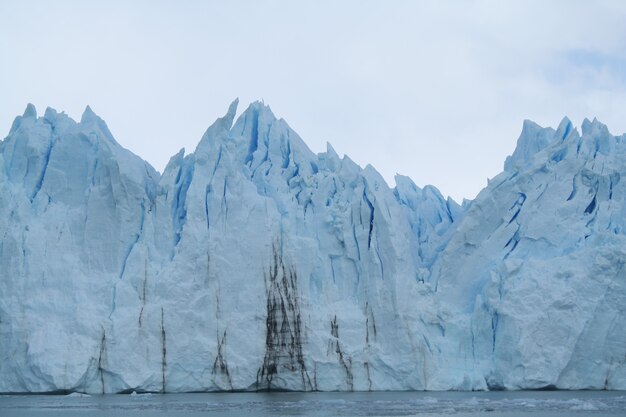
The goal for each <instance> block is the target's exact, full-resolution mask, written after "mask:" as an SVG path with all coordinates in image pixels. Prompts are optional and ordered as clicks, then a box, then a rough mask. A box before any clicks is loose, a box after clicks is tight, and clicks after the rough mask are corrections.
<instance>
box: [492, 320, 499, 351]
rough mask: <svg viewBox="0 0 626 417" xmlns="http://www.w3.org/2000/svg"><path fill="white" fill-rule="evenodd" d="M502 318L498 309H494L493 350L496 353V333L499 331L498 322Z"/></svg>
mask: <svg viewBox="0 0 626 417" xmlns="http://www.w3.org/2000/svg"><path fill="white" fill-rule="evenodd" d="M499 320H500V315H499V314H498V311H497V310H494V312H493V314H492V315H491V335H492V336H491V352H492V353H494V352H495V351H496V334H497V332H498V322H499Z"/></svg>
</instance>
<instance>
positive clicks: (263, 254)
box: [0, 101, 626, 393]
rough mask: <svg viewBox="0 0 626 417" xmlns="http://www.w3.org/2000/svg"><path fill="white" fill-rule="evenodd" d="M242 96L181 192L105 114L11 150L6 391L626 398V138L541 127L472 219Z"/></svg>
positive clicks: (14, 142) (14, 132)
mask: <svg viewBox="0 0 626 417" xmlns="http://www.w3.org/2000/svg"><path fill="white" fill-rule="evenodd" d="M237 104H238V103H237V101H235V102H233V104H231V106H230V107H229V109H228V112H227V114H226V115H225V116H224V117H222V118H220V119H218V120H217V121H216V122H215V123H214V124H213V125H212V126H211V127H209V129H208V130H207V131H206V133H205V134H204V136H203V137H202V139H201V141H200V143H199V144H198V146H197V148H196V150H195V151H194V152H193V153H191V154H187V155H185V152H184V150H181V152H180V153H178V154H177V155H175V156H174V157H172V159H171V160H170V162H169V164H168V165H167V167H166V168H165V170H164V172H163V174H162V175H160V174H159V173H157V172H156V171H155V170H154V169H153V168H152V167H151V166H150V165H149V164H148V163H146V162H145V161H143V160H141V159H140V158H138V157H137V156H135V155H133V154H132V153H131V152H129V151H127V150H125V149H124V148H122V147H121V146H120V145H119V144H118V143H117V142H116V141H115V140H114V139H113V137H112V135H111V133H110V132H109V130H108V128H107V126H106V124H105V123H104V122H103V121H102V120H101V119H100V118H99V117H98V116H96V115H95V114H94V113H93V112H92V111H91V109H89V108H87V109H86V110H85V113H84V114H83V116H82V118H81V121H80V123H76V122H75V121H73V120H72V119H70V118H69V117H67V116H66V115H64V114H62V113H61V114H58V113H57V112H55V111H54V110H51V109H48V110H47V111H46V112H45V116H44V117H40V118H38V117H37V113H36V110H35V108H34V107H33V106H31V105H29V106H28V107H27V109H26V111H25V113H24V115H23V116H20V117H17V118H16V120H15V122H14V123H13V126H12V128H11V131H10V133H9V136H8V137H7V138H6V139H5V140H4V141H3V142H1V143H0V195H1V196H2V198H0V392H50V391H82V392H90V393H112V392H122V391H130V390H137V391H156V392H160V391H163V392H180V391H204V390H231V389H235V390H256V389H292V390H403V389H432V390H440V389H467V390H469V389H488V388H489V389H494V388H506V389H522V388H545V387H557V388H597V389H602V388H609V389H626V365H625V364H624V362H625V358H626V331H625V330H626V308H624V306H626V302H625V301H626V278H625V275H626V272H625V271H624V264H625V262H626V241H625V237H624V222H625V219H626V213H625V206H624V193H625V191H626V189H625V187H624V183H623V181H620V179H621V175H622V173H624V167H625V165H626V137H625V136H622V137H614V136H612V135H611V134H610V133H609V132H608V130H607V128H606V127H605V126H604V125H602V124H600V123H599V122H597V121H595V120H594V121H593V122H589V121H585V122H584V123H583V125H582V136H581V135H580V134H579V133H578V132H577V130H576V129H574V128H573V126H572V124H571V122H570V121H569V120H567V119H566V120H564V121H563V122H562V123H561V125H560V126H559V127H558V129H557V130H556V131H555V130H553V129H543V128H541V127H539V126H537V125H536V124H534V123H532V122H525V123H524V129H523V131H522V135H521V136H520V139H519V141H518V146H517V149H516V150H515V152H514V153H513V155H512V156H511V157H509V158H508V159H507V161H506V163H505V171H504V172H503V173H502V174H500V175H499V176H497V177H496V178H494V179H493V180H491V181H490V183H489V185H488V186H487V187H486V188H485V189H484V190H483V191H482V192H481V193H480V194H479V195H478V197H477V198H476V199H475V200H474V201H472V202H465V203H464V204H463V206H460V205H458V204H457V203H456V202H454V201H453V200H451V199H449V198H448V199H444V198H443V196H442V195H441V193H440V192H439V191H438V190H437V189H436V188H434V187H432V186H426V187H424V188H419V187H417V186H416V185H415V184H414V183H413V182H412V181H411V180H410V179H409V178H407V177H403V176H397V177H396V187H395V188H393V189H391V188H389V187H388V185H387V184H386V183H385V181H384V180H383V178H382V177H381V176H380V175H379V174H378V173H377V172H376V170H375V169H374V168H372V167H371V166H369V165H368V166H367V167H365V169H361V168H360V167H359V166H358V165H357V164H355V163H354V162H353V161H351V160H350V159H349V158H348V157H343V158H340V157H339V156H338V155H337V153H336V152H335V151H334V150H333V149H332V147H331V146H330V145H328V149H327V151H326V152H325V153H321V154H318V155H315V154H313V153H312V152H311V151H310V150H309V148H308V147H307V146H306V144H305V143H304V142H303V141H302V139H300V137H299V136H298V135H297V134H296V133H295V132H294V131H293V130H292V129H291V128H290V127H289V126H288V125H287V123H286V122H285V121H284V120H282V119H277V118H276V117H275V116H274V115H273V113H272V112H271V110H270V109H269V107H267V106H265V105H263V104H261V103H258V102H257V103H253V104H251V105H250V106H249V107H248V108H247V109H246V110H245V111H244V112H243V113H242V114H241V115H240V116H239V118H238V119H237V120H236V121H235V114H236V109H237Z"/></svg>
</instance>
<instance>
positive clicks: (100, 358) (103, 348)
mask: <svg viewBox="0 0 626 417" xmlns="http://www.w3.org/2000/svg"><path fill="white" fill-rule="evenodd" d="M106 340H107V337H106V331H105V330H104V328H103V329H102V338H101V339H100V354H99V355H98V376H99V377H100V384H101V386H102V393H103V394H105V388H104V360H105V355H106Z"/></svg>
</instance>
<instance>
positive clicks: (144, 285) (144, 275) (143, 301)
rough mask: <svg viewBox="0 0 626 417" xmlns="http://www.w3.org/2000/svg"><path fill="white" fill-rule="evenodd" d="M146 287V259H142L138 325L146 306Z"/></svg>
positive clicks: (140, 323)
mask: <svg viewBox="0 0 626 417" xmlns="http://www.w3.org/2000/svg"><path fill="white" fill-rule="evenodd" d="M147 287H148V259H147V258H146V259H145V260H144V267H143V285H142V291H141V310H140V311H139V327H141V325H142V319H143V310H144V308H145V307H146V292H147Z"/></svg>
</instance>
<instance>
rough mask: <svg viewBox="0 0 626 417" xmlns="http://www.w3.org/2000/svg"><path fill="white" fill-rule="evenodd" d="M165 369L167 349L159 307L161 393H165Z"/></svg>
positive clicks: (162, 313) (162, 314)
mask: <svg viewBox="0 0 626 417" xmlns="http://www.w3.org/2000/svg"><path fill="white" fill-rule="evenodd" d="M166 369H167V349H166V340H165V324H164V312H163V306H161V392H162V393H165V370H166Z"/></svg>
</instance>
